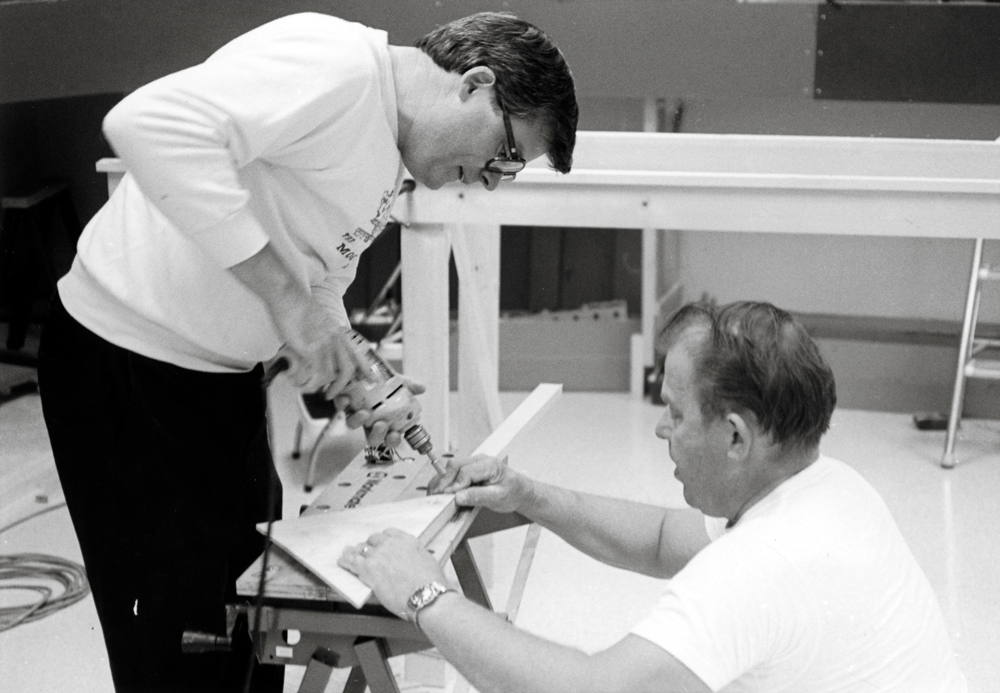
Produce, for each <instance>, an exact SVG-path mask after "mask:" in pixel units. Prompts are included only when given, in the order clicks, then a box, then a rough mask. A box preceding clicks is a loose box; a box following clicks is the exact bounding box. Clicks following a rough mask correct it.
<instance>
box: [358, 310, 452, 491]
mask: <svg viewBox="0 0 1000 693" xmlns="http://www.w3.org/2000/svg"><path fill="white" fill-rule="evenodd" d="M348 336H349V337H350V339H351V344H352V345H353V346H354V349H355V353H356V354H357V356H358V360H359V361H361V363H362V364H363V368H359V369H358V371H357V372H356V373H355V376H354V377H353V378H351V380H350V382H348V383H347V386H346V387H345V388H344V390H343V392H342V394H345V395H348V396H349V397H350V398H351V407H352V411H353V410H355V409H368V410H370V411H371V412H372V413H373V414H375V418H376V420H378V421H385V422H386V423H388V424H389V426H390V428H393V427H394V428H397V429H398V430H402V431H403V437H404V438H406V442H407V443H409V444H410V447H411V448H413V449H414V450H415V451H416V452H418V453H420V454H421V455H426V456H427V458H428V459H430V461H431V464H432V465H434V469H435V470H436V471H437V472H438V473H439V474H442V473H444V466H443V465H442V464H441V461H440V460H439V459H438V458H437V456H436V455H435V454H434V451H433V446H432V445H431V436H430V434H429V433H427V430H426V429H425V428H424V427H423V426H421V425H420V424H419V423H417V419H418V418H419V416H420V403H419V402H418V401H417V398H416V397H415V396H414V394H413V392H412V391H411V390H410V388H409V387H407V385H406V381H405V380H403V379H402V378H401V377H399V375H398V374H397V373H396V371H394V370H393V369H392V366H390V365H389V364H388V363H387V362H386V361H385V359H383V358H382V357H381V356H380V355H379V354H378V352H377V351H375V349H374V348H373V347H372V345H371V344H370V343H369V342H368V340H366V339H365V338H364V337H362V336H361V335H360V334H358V333H357V332H355V331H353V330H351V331H350V332H348ZM348 413H350V412H348Z"/></svg>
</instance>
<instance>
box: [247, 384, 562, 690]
mask: <svg viewBox="0 0 1000 693" xmlns="http://www.w3.org/2000/svg"><path fill="white" fill-rule="evenodd" d="M560 392H561V386H558V385H540V386H539V387H538V388H536V390H535V391H534V392H533V393H532V394H531V395H530V396H529V397H528V398H527V399H525V401H524V402H522V403H521V405H520V406H519V407H518V408H517V409H516V410H515V411H514V412H513V413H512V414H511V415H510V416H509V417H508V418H507V419H506V420H505V421H504V422H503V423H502V424H501V425H500V426H499V427H498V428H497V429H496V430H495V431H494V432H493V434H492V435H491V436H490V437H489V438H487V440H486V441H484V442H483V444H482V445H480V446H479V448H477V449H476V451H475V452H476V453H477V454H485V455H491V456H495V457H499V456H500V455H502V454H503V452H504V451H505V450H506V448H507V447H508V446H509V444H510V443H511V442H513V439H514V438H515V437H516V436H517V435H518V434H519V433H521V432H522V431H523V430H525V429H526V428H527V427H528V426H529V425H530V424H532V423H533V422H534V421H535V420H536V419H537V417H538V416H539V415H540V414H541V413H542V412H543V411H545V410H546V409H547V408H548V407H549V406H550V405H551V403H552V402H553V401H554V399H555V398H556V396H557V395H558V394H559V393H560ZM433 476H434V470H433V468H432V467H431V465H430V464H429V463H427V462H423V461H418V460H416V459H413V458H406V457H404V458H398V459H395V460H393V461H392V462H389V463H388V464H372V463H368V462H366V461H365V458H364V455H359V456H358V457H357V458H356V459H355V460H354V461H352V462H351V463H350V464H349V465H348V466H347V467H346V468H345V469H344V471H343V472H341V473H340V474H339V475H338V476H337V478H336V479H334V480H333V481H332V482H331V483H330V484H329V486H328V487H327V488H326V490H325V491H324V492H323V493H321V494H320V496H319V497H318V498H317V499H316V500H315V501H313V502H312V503H311V504H310V505H309V507H308V508H307V509H306V510H305V511H304V513H322V512H328V511H330V510H334V509H335V510H340V509H343V508H350V507H355V506H358V505H376V504H378V503H383V502H388V501H392V500H404V499H406V498H412V497H416V496H419V495H423V494H425V493H426V492H427V484H428V482H429V481H430V479H431V478H432V477H433ZM524 524H528V520H527V519H525V518H524V517H522V516H521V515H518V514H516V513H514V514H498V513H493V512H491V511H489V510H485V509H481V508H476V509H471V508H465V509H461V510H459V511H458V513H456V515H455V516H454V517H453V518H452V520H451V521H450V522H449V523H448V524H447V525H445V526H444V527H443V528H442V529H441V530H440V531H439V532H438V534H437V535H436V536H435V537H434V538H433V539H432V540H431V541H430V542H429V543H428V544H427V549H428V551H430V552H431V553H432V554H433V555H434V556H435V557H436V558H437V559H438V560H439V561H440V562H441V563H442V564H444V562H445V561H448V560H451V562H452V565H453V566H454V568H455V574H456V577H457V578H458V581H459V585H460V586H461V588H462V592H463V593H464V594H465V596H466V597H467V598H468V599H470V600H472V601H474V602H476V603H478V604H480V605H482V606H483V607H485V608H487V609H490V610H491V611H492V610H493V607H492V605H491V603H490V598H489V595H488V593H487V590H486V587H485V586H484V584H483V580H482V576H481V575H480V573H479V569H478V566H477V565H476V561H475V558H474V557H473V555H472V551H471V549H470V548H469V543H468V542H469V540H470V539H473V538H475V537H477V536H482V535H486V534H490V533H493V532H497V531H501V530H504V529H509V528H513V527H517V526H519V525H524ZM539 531H540V530H539V528H538V526H537V525H531V527H529V530H528V533H527V536H526V539H525V543H524V548H523V549H522V552H521V558H520V560H519V562H518V566H517V569H516V570H515V575H514V581H513V587H512V588H511V594H510V597H509V599H508V603H507V610H506V617H507V618H508V619H509V620H511V621H513V619H514V617H515V616H516V613H517V609H518V607H519V605H520V599H521V594H522V593H523V589H524V583H525V581H526V580H527V575H528V571H529V569H530V565H531V560H532V558H533V556H534V549H535V545H536V543H537V541H538V536H539ZM270 552H271V553H270V556H269V560H268V567H267V575H266V576H265V587H264V595H263V600H262V607H261V609H260V616H259V619H260V638H258V640H257V642H256V643H255V647H256V655H257V658H258V660H259V661H260V662H262V663H265V664H299V665H305V666H306V673H305V676H304V677H303V679H302V684H301V686H300V688H299V691H300V693H322V691H324V690H325V688H326V686H327V684H328V682H329V680H330V676H331V674H332V671H333V669H334V668H343V667H351V672H350V674H349V676H348V679H347V683H346V685H345V688H344V691H345V693H363V691H364V688H365V686H366V685H367V686H369V687H370V688H371V691H372V693H399V687H398V686H397V685H396V680H395V677H394V676H393V674H392V671H391V669H390V667H389V662H388V659H389V658H390V657H394V656H397V655H403V654H409V653H412V652H419V651H421V650H426V649H429V648H431V647H433V645H432V644H431V642H430V641H429V640H427V638H426V637H425V636H424V635H423V633H421V632H420V631H419V630H418V629H417V628H416V627H415V626H414V625H413V624H411V623H409V622H407V621H404V620H401V619H399V618H398V617H396V616H395V615H393V614H392V613H390V612H389V611H387V610H386V609H384V608H383V607H382V606H380V605H377V604H365V605H364V606H363V607H361V608H360V609H355V608H354V607H352V606H351V605H350V604H348V603H347V602H345V601H344V600H343V598H342V597H341V596H340V595H339V594H337V592H336V591H335V590H333V589H332V588H331V587H329V586H327V585H326V584H325V583H324V582H322V581H321V580H320V579H319V578H318V577H316V576H315V575H313V574H312V573H311V572H310V571H309V570H308V569H306V568H305V567H303V566H302V565H301V564H299V563H298V562H297V561H296V560H295V559H294V558H292V557H291V556H289V555H288V554H287V553H285V552H284V551H282V550H281V549H280V548H279V547H277V546H274V545H272V546H271V549H270ZM262 567H263V560H262V557H261V558H258V559H257V561H256V562H255V563H254V564H253V565H251V566H250V568H248V569H247V570H246V572H244V574H243V575H242V576H240V578H239V579H238V580H237V583H236V589H237V593H238V594H240V595H241V596H244V597H246V598H247V599H248V600H249V601H250V602H251V605H250V606H249V607H247V613H248V622H249V623H248V625H249V628H250V631H251V632H254V630H255V626H256V623H257V610H256V608H255V606H254V605H253V603H254V602H255V601H256V597H257V590H258V587H259V584H260V575H261V570H262Z"/></svg>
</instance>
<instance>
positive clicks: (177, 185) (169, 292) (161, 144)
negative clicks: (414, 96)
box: [59, 13, 403, 372]
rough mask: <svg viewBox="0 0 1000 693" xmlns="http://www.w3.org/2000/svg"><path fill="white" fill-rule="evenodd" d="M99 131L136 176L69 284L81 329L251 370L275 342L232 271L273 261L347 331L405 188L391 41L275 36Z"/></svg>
mask: <svg viewBox="0 0 1000 693" xmlns="http://www.w3.org/2000/svg"><path fill="white" fill-rule="evenodd" d="M104 127H105V133H106V135H107V137H108V139H109V140H110V142H111V144H112V146H113V147H114V149H115V151H116V153H117V154H118V155H119V157H121V159H122V160H123V161H124V163H125V165H126V167H127V169H128V173H127V174H126V175H125V177H124V178H123V179H122V182H121V184H120V185H119V186H118V188H117V189H116V190H115V192H114V194H113V195H112V196H111V198H110V199H109V200H108V202H107V203H106V204H105V205H104V207H103V208H102V209H101V210H100V211H99V212H98V213H97V214H96V215H95V216H94V218H93V219H92V220H91V221H90V223H89V224H88V225H87V227H86V229H85V230H84V232H83V234H82V236H81V237H80V242H79V244H78V246H77V257H76V259H75V261H74V263H73V266H72V268H71V270H70V271H69V273H68V274H67V275H66V276H65V277H63V278H62V279H61V280H60V282H59V295H60V298H61V300H62V302H63V304H64V305H65V306H66V309H67V310H68V311H69V313H70V314H71V315H73V317H74V318H76V319H77V320H78V321H79V322H80V323H81V324H83V325H84V326H85V327H87V328H88V329H90V330H91V331H93V332H95V333H96V334H98V335H100V336H101V337H103V338H104V339H106V340H108V341H110V342H112V343H114V344H117V345H118V346H121V347H124V348H126V349H129V350H131V351H134V352H136V353H139V354H142V355H144V356H148V357H150V358H154V359H157V360H161V361H166V362H169V363H173V364H176V365H178V366H182V367H184V368H189V369H193V370H200V371H211V372H231V371H245V370H249V369H251V368H252V367H253V366H254V365H255V364H256V363H258V362H260V361H264V360H267V359H269V358H271V357H273V356H274V355H275V353H276V352H277V350H278V349H279V348H280V346H281V339H280V337H279V336H278V334H277V332H276V331H275V328H274V326H273V324H272V322H271V319H270V317H269V316H268V314H267V311H266V309H265V307H264V303H263V301H261V300H260V299H259V298H258V297H257V296H256V295H255V294H254V293H252V292H251V291H250V290H249V289H248V288H246V287H245V286H244V285H243V284H241V283H240V282H239V281H238V280H237V279H236V278H235V276H234V275H233V274H232V273H231V272H230V271H229V270H228V269H227V268H228V267H231V266H233V265H235V264H238V263H239V262H242V261H243V260H245V259H247V258H249V257H251V256H253V255H254V254H256V253H257V252H258V251H260V250H261V249H262V248H263V247H264V246H265V245H266V244H268V243H270V244H271V245H272V247H273V249H274V250H275V251H276V252H277V253H278V254H279V256H280V257H281V258H282V260H283V261H284V262H285V263H286V264H287V266H288V267H289V268H290V269H291V270H292V272H293V273H294V274H295V276H296V277H297V278H298V279H299V280H301V281H302V282H303V283H304V284H308V285H309V286H311V287H312V291H313V298H314V300H316V301H318V302H319V303H320V304H321V305H323V306H324V307H326V308H327V309H328V310H329V311H330V313H331V315H332V316H333V317H334V318H335V319H336V320H337V321H338V322H340V323H342V324H346V323H347V315H346V312H345V310H344V306H343V298H342V297H343V294H344V291H345V290H346V288H347V286H348V285H349V284H350V283H351V281H352V280H353V279H354V273H355V270H356V268H357V262H358V256H359V255H360V254H361V252H362V251H363V250H364V249H365V248H367V247H368V245H370V244H371V242H372V240H373V239H374V238H375V236H377V235H378V234H379V233H380V232H381V231H382V229H383V228H384V227H385V225H386V223H387V221H388V219H389V212H390V210H391V208H392V204H393V202H394V201H395V198H396V194H397V192H398V189H399V183H400V181H401V180H402V175H403V166H402V161H401V158H400V154H399V151H398V149H397V146H396V138H397V113H396V97H395V88H394V84H393V79H392V63H391V61H390V58H389V53H388V45H387V38H386V35H385V32H382V31H378V30H374V29H369V28H367V27H364V26H362V25H359V24H354V23H350V22H346V21H343V20H341V19H337V18H335V17H331V16H328V15H322V14H311V13H310V14H298V15H291V16H288V17H284V18H282V19H278V20H276V21H273V22H271V23H269V24H266V25H264V26H262V27H259V28H258V29H255V30H253V31H250V32H249V33H247V34H244V35H243V36H240V37H239V38H236V39H235V40H233V41H232V42H230V43H229V44H227V45H226V46H224V47H223V48H221V49H220V50H219V51H218V52H216V53H215V54H214V55H212V56H211V57H210V58H209V59H208V60H207V61H205V62H204V63H203V64H201V65H197V66H195V67H192V68H189V69H187V70H182V71H181V72H177V73H175V74H172V75H168V76H166V77H163V78H161V79H159V80H156V81H154V82H152V83H151V84H148V85H146V86H144V87H142V88H140V89H138V90H136V91H135V92H133V93H132V94H130V95H129V96H127V97H126V98H125V99H124V100H123V101H121V102H120V103H119V104H118V105H117V106H116V107H115V108H114V109H112V111H111V112H110V113H109V114H108V116H107V118H106V119H105V121H104Z"/></svg>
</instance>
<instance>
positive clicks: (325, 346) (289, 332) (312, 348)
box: [229, 244, 358, 393]
mask: <svg viewBox="0 0 1000 693" xmlns="http://www.w3.org/2000/svg"><path fill="white" fill-rule="evenodd" d="M229 271H230V272H232V273H233V275H235V276H236V278H237V279H238V280H239V281H240V282H242V283H243V284H244V285H245V286H246V287H247V288H249V289H250V290H251V291H253V292H254V293H255V294H256V295H257V296H259V297H260V299H261V300H262V301H263V302H264V304H265V305H266V306H267V310H268V313H269V314H270V316H271V320H272V321H273V323H274V326H275V329H276V330H277V332H278V334H279V335H280V336H281V337H282V339H284V341H285V345H284V347H283V348H282V350H281V355H282V356H284V357H285V358H286V359H287V360H288V361H289V370H288V375H289V378H291V380H292V382H293V383H295V384H296V385H298V386H300V387H302V388H304V389H307V390H314V389H317V388H319V387H323V386H326V385H329V384H331V383H332V385H330V386H329V388H328V390H329V391H330V392H331V393H336V392H339V391H340V390H342V389H343V388H344V386H345V385H346V383H347V381H348V380H349V379H350V377H351V375H352V374H353V373H354V370H355V368H356V367H357V365H358V359H357V356H356V355H355V354H354V351H353V350H352V349H351V348H350V346H349V343H348V341H347V337H346V334H345V327H344V326H341V325H338V324H336V322H335V321H334V320H333V318H332V317H331V315H330V312H329V311H327V310H325V309H324V308H323V307H322V306H320V305H319V304H318V303H317V302H316V301H314V300H313V298H312V295H311V292H310V289H309V287H308V286H305V285H303V284H301V283H300V282H299V281H298V280H296V278H295V276H294V275H293V274H292V272H291V271H290V270H289V269H288V267H287V266H286V265H285V264H284V263H283V262H282V261H281V258H280V257H279V256H278V254H277V253H275V252H274V249H273V248H272V247H271V245H270V244H267V245H265V246H264V247H263V248H262V249H261V250H259V251H258V252H257V253H256V254H255V255H252V256H251V257H249V258H247V259H246V260H243V261H242V262H240V263H238V264H236V265H233V266H232V267H230V268H229Z"/></svg>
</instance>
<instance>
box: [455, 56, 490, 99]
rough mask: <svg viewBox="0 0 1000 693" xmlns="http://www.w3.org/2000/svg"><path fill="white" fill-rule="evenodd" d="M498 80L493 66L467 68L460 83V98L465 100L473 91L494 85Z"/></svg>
mask: <svg viewBox="0 0 1000 693" xmlns="http://www.w3.org/2000/svg"><path fill="white" fill-rule="evenodd" d="M496 82H497V76H496V74H494V72H493V70H492V69H491V68H488V67H486V66H485V65H478V66H476V67H473V68H469V69H468V70H466V71H465V72H464V73H463V74H462V77H461V80H460V83H459V92H458V93H459V98H461V99H462V101H465V100H466V99H467V98H469V97H470V96H471V95H472V94H473V93H475V92H476V91H477V90H479V89H483V88H485V87H492V86H493V85H494V84H496Z"/></svg>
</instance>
